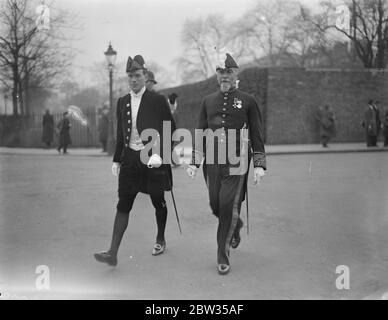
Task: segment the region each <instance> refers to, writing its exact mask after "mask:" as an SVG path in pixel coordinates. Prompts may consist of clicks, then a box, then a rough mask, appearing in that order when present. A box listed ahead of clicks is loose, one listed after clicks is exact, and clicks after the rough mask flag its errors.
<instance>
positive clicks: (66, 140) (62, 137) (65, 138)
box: [57, 111, 71, 154]
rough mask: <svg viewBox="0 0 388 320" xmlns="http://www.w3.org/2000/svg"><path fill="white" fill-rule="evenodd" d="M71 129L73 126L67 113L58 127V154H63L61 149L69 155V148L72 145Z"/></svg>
mask: <svg viewBox="0 0 388 320" xmlns="http://www.w3.org/2000/svg"><path fill="white" fill-rule="evenodd" d="M70 128H71V124H70V121H69V113H68V112H67V111H66V112H64V113H63V118H62V120H61V121H59V123H58V125H57V130H58V134H59V145H58V148H57V150H58V152H59V153H61V149H62V148H63V153H64V154H67V153H68V152H67V147H68V146H69V145H70V144H71V137H70Z"/></svg>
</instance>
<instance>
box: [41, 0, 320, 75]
mask: <svg viewBox="0 0 388 320" xmlns="http://www.w3.org/2000/svg"><path fill="white" fill-rule="evenodd" d="M257 1H258V0H55V1H54V6H55V7H61V8H65V9H68V10H71V11H73V12H74V13H77V14H78V15H79V17H80V18H79V20H80V22H81V23H82V25H83V29H82V30H80V31H79V32H78V33H77V36H78V37H80V38H82V40H80V41H77V42H75V43H74V45H75V46H76V47H77V48H78V49H79V50H80V51H81V52H80V53H79V54H77V56H76V59H75V62H74V65H75V67H76V69H77V73H79V72H82V68H83V67H88V66H91V65H93V63H94V62H99V61H103V60H104V59H105V58H104V51H105V50H106V49H107V47H108V44H109V41H111V42H112V46H113V48H114V49H115V50H116V51H117V52H118V54H117V61H126V59H127V57H128V55H132V56H133V55H136V54H141V55H143V57H144V58H145V60H146V62H147V60H152V61H155V62H157V63H158V64H160V65H161V66H163V67H164V68H166V69H167V70H169V69H172V71H173V72H174V71H175V66H174V65H173V64H172V61H173V60H174V59H175V58H177V57H178V56H179V55H180V53H181V44H180V32H181V30H182V25H183V22H184V21H185V20H186V19H188V18H197V17H200V16H202V17H206V16H207V15H209V14H222V15H224V16H225V18H227V19H233V18H238V17H240V16H241V15H242V14H243V13H245V12H246V11H247V10H248V9H249V8H252V6H253V5H254V4H255V3H256V2H257ZM308 1H309V2H311V1H313V2H317V1H316V0H308ZM303 2H307V0H303ZM46 3H48V4H49V3H50V1H46Z"/></svg>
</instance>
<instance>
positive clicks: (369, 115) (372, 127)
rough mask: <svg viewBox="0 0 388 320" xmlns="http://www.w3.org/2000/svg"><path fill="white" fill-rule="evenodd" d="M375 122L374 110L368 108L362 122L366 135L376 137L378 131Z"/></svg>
mask: <svg viewBox="0 0 388 320" xmlns="http://www.w3.org/2000/svg"><path fill="white" fill-rule="evenodd" d="M376 120H377V116H376V109H375V108H374V107H371V106H368V108H367V109H366V110H365V113H364V121H363V126H364V128H365V133H366V135H368V136H377V131H378V129H377V121H376Z"/></svg>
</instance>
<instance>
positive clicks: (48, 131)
mask: <svg viewBox="0 0 388 320" xmlns="http://www.w3.org/2000/svg"><path fill="white" fill-rule="evenodd" d="M42 127H43V131H42V142H43V143H45V144H46V148H50V147H51V143H52V142H53V139H54V117H53V115H52V114H50V111H49V110H46V113H45V114H44V115H43V121H42Z"/></svg>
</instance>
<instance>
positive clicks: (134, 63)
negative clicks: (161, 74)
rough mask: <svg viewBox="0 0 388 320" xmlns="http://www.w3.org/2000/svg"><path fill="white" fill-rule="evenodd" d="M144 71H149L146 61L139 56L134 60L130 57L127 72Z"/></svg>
mask: <svg viewBox="0 0 388 320" xmlns="http://www.w3.org/2000/svg"><path fill="white" fill-rule="evenodd" d="M142 69H143V70H147V68H146V66H145V62H144V59H143V57H142V56H141V55H139V54H138V55H136V56H135V57H134V58H133V59H132V58H131V56H129V57H128V60H127V68H126V72H131V71H136V70H142Z"/></svg>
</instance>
